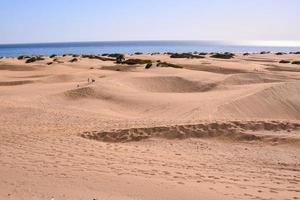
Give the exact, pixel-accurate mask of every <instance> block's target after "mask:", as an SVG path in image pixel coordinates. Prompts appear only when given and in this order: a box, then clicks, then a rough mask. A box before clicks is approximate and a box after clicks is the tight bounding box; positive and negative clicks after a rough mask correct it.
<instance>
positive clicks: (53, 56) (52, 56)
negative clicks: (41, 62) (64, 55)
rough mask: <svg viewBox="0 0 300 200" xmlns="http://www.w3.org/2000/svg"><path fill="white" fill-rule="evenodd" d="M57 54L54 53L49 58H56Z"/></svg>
mask: <svg viewBox="0 0 300 200" xmlns="http://www.w3.org/2000/svg"><path fill="white" fill-rule="evenodd" d="M56 56H57V55H55V54H52V55H51V56H49V58H55V57H56Z"/></svg>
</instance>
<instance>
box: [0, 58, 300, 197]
mask: <svg viewBox="0 0 300 200" xmlns="http://www.w3.org/2000/svg"><path fill="white" fill-rule="evenodd" d="M130 58H138V59H150V60H152V61H154V62H156V61H157V60H160V61H161V62H168V63H172V64H175V65H178V66H181V67H182V68H172V67H156V66H153V67H151V68H150V69H145V65H134V66H124V65H117V64H115V63H114V62H113V61H100V60H97V59H89V58H82V57H79V58H77V59H78V62H73V63H71V62H69V61H70V60H71V59H73V57H72V56H70V55H69V56H64V57H62V56H58V57H56V59H57V61H59V62H54V63H53V64H51V65H47V63H49V62H53V59H54V58H49V57H45V60H41V61H37V62H34V63H30V64H26V63H25V60H24V59H23V60H18V59H17V58H3V59H0V113H1V114H0V199H14V200H15V199H16V200H17V199H20V200H21V199H26V200H27V199H33V200H44V199H45V200H51V199H53V200H60V199H63V200H67V199H72V200H77V199H82V200H94V199H97V200H100V199H112V200H114V199H122V200H126V199H128V200H129V199H130V200H131V199H146V200H152V199H153V200H154V199H174V200H175V199H176V200H177V199H178V200H182V199H207V200H210V199H212V200H214V199H285V200H288V199H290V200H295V199H300V65H294V64H280V63H279V61H280V60H291V61H297V60H300V55H295V54H286V55H275V54H273V53H271V54H251V55H249V56H244V55H242V54H237V55H236V56H235V57H234V58H233V59H229V60H223V59H216V58H211V57H210V56H209V55H207V56H206V57H205V58H204V59H184V58H180V59H175V58H170V56H169V55H163V54H160V55H150V54H143V55H126V59H130ZM92 79H93V80H95V82H93V83H91V82H90V83H89V82H88V80H90V81H91V80H92Z"/></svg>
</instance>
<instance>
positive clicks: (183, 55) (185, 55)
mask: <svg viewBox="0 0 300 200" xmlns="http://www.w3.org/2000/svg"><path fill="white" fill-rule="evenodd" d="M170 57H171V58H189V59H193V58H205V57H204V56H200V55H194V54H191V53H174V54H172V55H171V56H170Z"/></svg>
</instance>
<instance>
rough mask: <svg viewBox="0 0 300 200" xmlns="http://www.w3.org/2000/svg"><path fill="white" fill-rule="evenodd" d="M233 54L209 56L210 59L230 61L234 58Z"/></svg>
mask: <svg viewBox="0 0 300 200" xmlns="http://www.w3.org/2000/svg"><path fill="white" fill-rule="evenodd" d="M234 56H235V55H234V54H233V53H228V52H226V53H216V54H213V55H212V56H210V57H211V58H219V59H231V58H234Z"/></svg>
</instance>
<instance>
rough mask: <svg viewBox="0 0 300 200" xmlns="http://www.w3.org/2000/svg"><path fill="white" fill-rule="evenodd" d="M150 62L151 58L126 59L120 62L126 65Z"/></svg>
mask: <svg viewBox="0 0 300 200" xmlns="http://www.w3.org/2000/svg"><path fill="white" fill-rule="evenodd" d="M149 63H152V61H151V60H142V59H128V60H125V61H123V62H122V63H121V64H127V65H144V64H149Z"/></svg>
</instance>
